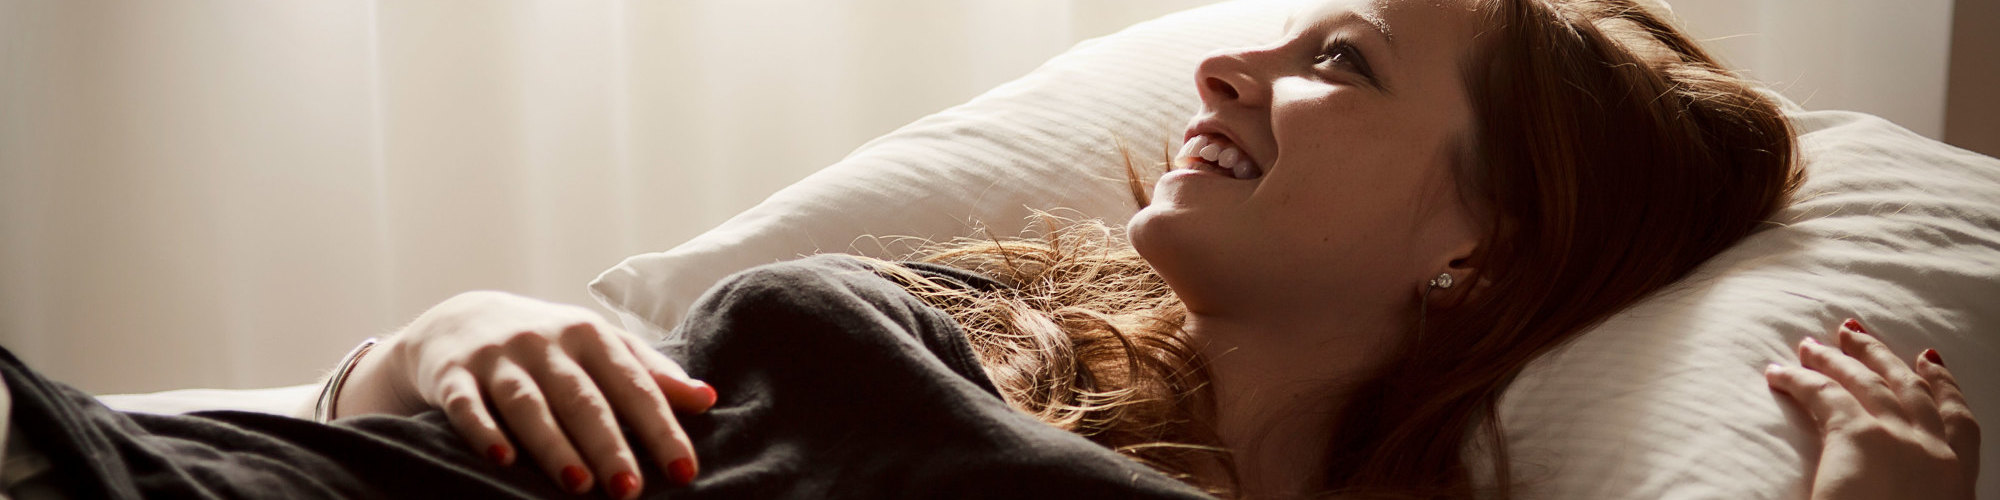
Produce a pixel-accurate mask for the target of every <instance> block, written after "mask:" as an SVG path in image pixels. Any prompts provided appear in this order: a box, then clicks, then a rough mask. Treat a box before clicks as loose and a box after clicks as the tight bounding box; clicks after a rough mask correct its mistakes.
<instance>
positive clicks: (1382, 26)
mask: <svg viewBox="0 0 2000 500" xmlns="http://www.w3.org/2000/svg"><path fill="white" fill-rule="evenodd" d="M1343 17H1353V18H1355V19H1360V20H1361V23H1362V24H1366V25H1368V27H1369V28H1374V29H1375V33H1376V34H1378V35H1382V39H1383V40H1387V41H1388V42H1389V50H1390V51H1395V50H1396V49H1397V47H1396V34H1395V33H1396V31H1395V30H1393V29H1390V28H1389V22H1388V21H1385V20H1383V19H1382V15H1381V14H1376V13H1372V12H1369V13H1362V12H1355V11H1348V12H1347V14H1346V16H1343ZM1294 21H1298V16H1296V15H1294V16H1286V17H1285V27H1284V33H1288V34H1289V33H1291V32H1292V23H1293V22H1294Z"/></svg>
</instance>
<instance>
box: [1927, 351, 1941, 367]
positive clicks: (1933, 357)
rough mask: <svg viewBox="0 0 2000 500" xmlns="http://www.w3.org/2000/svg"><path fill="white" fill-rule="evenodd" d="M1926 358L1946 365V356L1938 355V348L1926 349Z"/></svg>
mask: <svg viewBox="0 0 2000 500" xmlns="http://www.w3.org/2000/svg"><path fill="white" fill-rule="evenodd" d="M1924 359H1927V360H1930V362H1931V364H1934V365H1938V366H1944V356H1941V355H1938V352H1937V349H1924Z"/></svg>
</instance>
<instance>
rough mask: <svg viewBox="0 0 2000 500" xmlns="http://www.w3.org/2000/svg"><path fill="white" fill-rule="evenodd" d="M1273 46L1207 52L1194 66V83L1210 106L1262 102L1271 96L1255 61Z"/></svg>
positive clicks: (1212, 107)
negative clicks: (1206, 56)
mask: <svg viewBox="0 0 2000 500" xmlns="http://www.w3.org/2000/svg"><path fill="white" fill-rule="evenodd" d="M1271 50H1272V48H1246V49H1234V50H1227V51H1223V52H1217V53H1214V54H1210V55H1209V56H1208V58H1206V59H1203V60H1202V61H1201V65H1200V66H1197V67H1196V68H1195V72H1194V77H1195V86H1196V87H1197V88H1198V89H1200V92H1201V100H1202V102H1203V103H1204V104H1207V105H1208V106H1209V107H1210V108H1211V109H1214V108H1221V107H1224V106H1263V105H1266V104H1268V102H1267V101H1269V99H1270V88H1269V83H1268V82H1267V81H1266V80H1265V79H1264V78H1263V77H1261V76H1260V75H1259V74H1258V71H1257V70H1258V64H1257V63H1258V62H1259V61H1260V60H1261V59H1262V58H1263V57H1262V56H1264V55H1267V53H1269V52H1270V51H1271Z"/></svg>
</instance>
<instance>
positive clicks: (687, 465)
mask: <svg viewBox="0 0 2000 500" xmlns="http://www.w3.org/2000/svg"><path fill="white" fill-rule="evenodd" d="M667 474H671V475H673V476H674V477H673V479H674V483H675V484H679V485H681V486H687V485H688V483H692V482H694V459H692V458H683V459H680V460H675V461H674V463H672V464H668V465H667Z"/></svg>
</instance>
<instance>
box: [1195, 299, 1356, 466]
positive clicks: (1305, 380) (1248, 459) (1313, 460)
mask: <svg viewBox="0 0 2000 500" xmlns="http://www.w3.org/2000/svg"><path fill="white" fill-rule="evenodd" d="M1258 316H1259V317H1257V318H1254V319H1243V318H1230V317H1214V316H1204V315H1199V314H1195V313H1189V317H1188V322H1187V331H1188V333H1189V335H1191V336H1192V337H1193V338H1194V339H1195V342H1196V345H1198V346H1200V347H1201V350H1202V355H1203V356H1204V357H1206V358H1207V360H1208V363H1209V375H1210V377H1211V378H1212V380H1211V384H1212V385H1211V387H1212V388H1213V391H1214V395H1215V402H1216V407H1215V419H1216V420H1215V423H1216V433H1217V435H1218V437H1219V438H1220V439H1221V440H1222V444H1223V445H1224V446H1226V447H1228V448H1229V450H1230V451H1231V453H1232V454H1233V456H1234V457H1235V459H1236V474H1237V478H1238V480H1239V482H1240V483H1239V486H1240V487H1241V490H1240V491H1241V492H1242V493H1243V494H1244V495H1243V496H1245V497H1257V498H1273V497H1277V498H1282V497H1296V496H1303V495H1307V494H1311V493H1314V492H1317V491H1318V486H1319V484H1318V483H1319V482H1320V481H1321V480H1322V479H1321V478H1322V476H1321V471H1323V470H1324V468H1325V466H1326V456H1325V455H1326V451H1327V450H1326V446H1327V443H1328V442H1329V441H1330V440H1331V437H1332V436H1333V432H1334V429H1333V428H1332V426H1333V418H1334V416H1335V415H1336V414H1337V413H1338V412H1340V411H1341V410H1343V409H1344V408H1345V407H1346V405H1345V402H1346V401H1347V399H1348V397H1349V395H1350V394H1351V392H1352V388H1353V384H1354V382H1355V381H1357V380H1358V379H1359V378H1361V377H1362V376H1364V375H1365V374H1366V373H1367V372H1368V371H1369V370H1372V369H1373V368H1372V367H1373V366H1374V363H1373V359H1372V358H1371V356H1370V353H1374V352H1380V349H1377V346H1376V344H1377V342H1376V340H1377V339H1384V338H1389V337H1388V336H1387V335H1384V334H1383V333H1382V332H1386V331H1387V330H1386V329H1371V328H1366V327H1365V326H1364V325H1357V324H1354V323H1342V322H1337V321H1328V320H1327V318H1324V317H1312V318H1283V317H1271V316H1268V315H1258ZM1328 325H1340V326H1339V327H1329V326H1328ZM1347 328H1351V330H1347Z"/></svg>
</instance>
